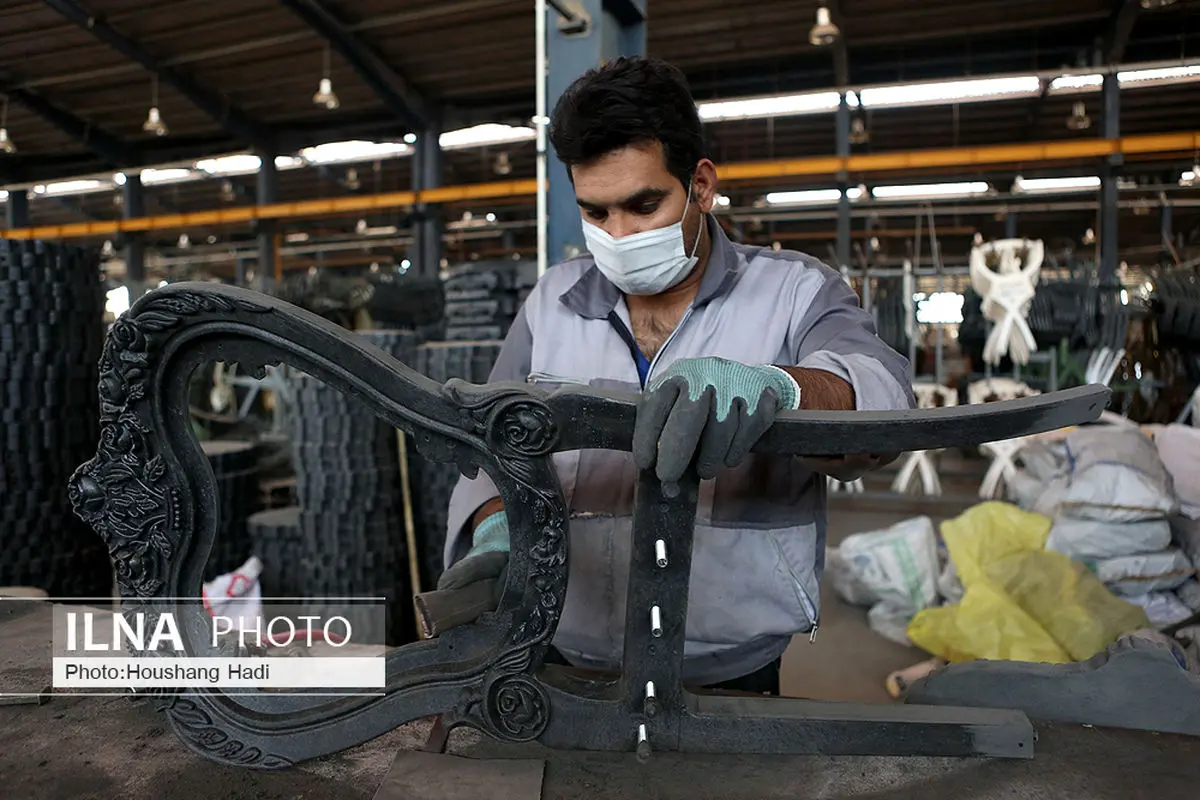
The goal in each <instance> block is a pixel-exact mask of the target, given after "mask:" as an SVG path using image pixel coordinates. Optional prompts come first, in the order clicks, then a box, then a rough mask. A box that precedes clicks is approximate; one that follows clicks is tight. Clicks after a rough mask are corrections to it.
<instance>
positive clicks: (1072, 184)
mask: <svg viewBox="0 0 1200 800" xmlns="http://www.w3.org/2000/svg"><path fill="white" fill-rule="evenodd" d="M1099 188H1100V178H1099V177H1098V176H1096V175H1087V176H1083V177H1079V178H1017V179H1016V180H1015V181H1013V191H1014V192H1029V193H1031V194H1032V193H1036V192H1082V191H1089V190H1094V189H1099Z"/></svg>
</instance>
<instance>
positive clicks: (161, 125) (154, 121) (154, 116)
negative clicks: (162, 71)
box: [142, 73, 168, 136]
mask: <svg viewBox="0 0 1200 800" xmlns="http://www.w3.org/2000/svg"><path fill="white" fill-rule="evenodd" d="M142 130H143V131H145V132H146V133H153V134H154V135H155V136H166V135H167V133H168V129H167V123H165V122H163V118H162V114H161V113H159V110H158V74H157V73H155V75H154V89H153V92H152V102H151V105H150V113H149V114H147V115H146V121H145V122H143V123H142Z"/></svg>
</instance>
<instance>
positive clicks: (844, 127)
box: [836, 92, 850, 269]
mask: <svg viewBox="0 0 1200 800" xmlns="http://www.w3.org/2000/svg"><path fill="white" fill-rule="evenodd" d="M836 144H837V155H838V157H839V158H846V157H847V156H849V155H850V106H849V105H848V104H847V103H846V93H845V92H842V100H841V102H840V103H838V110H837V142H836ZM837 178H838V191H839V192H840V194H839V196H838V210H837V259H838V263H837V266H838V268H839V269H840V268H841V267H848V266H850V196H849V195H847V194H846V191H847V190H848V189H849V188H850V183H849V180H848V175H847V174H846V171H845V170H844V169H843V170H839V171H838V175H837Z"/></svg>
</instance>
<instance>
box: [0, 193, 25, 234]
mask: <svg viewBox="0 0 1200 800" xmlns="http://www.w3.org/2000/svg"><path fill="white" fill-rule="evenodd" d="M4 227H6V228H26V227H29V192H28V191H26V190H25V189H9V190H8V201H7V202H6V203H5V204H4Z"/></svg>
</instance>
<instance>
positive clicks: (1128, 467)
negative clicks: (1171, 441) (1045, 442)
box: [1059, 426, 1179, 522]
mask: <svg viewBox="0 0 1200 800" xmlns="http://www.w3.org/2000/svg"><path fill="white" fill-rule="evenodd" d="M1066 452H1067V475H1068V478H1069V480H1068V482H1067V486H1066V490H1065V492H1064V493H1063V496H1062V499H1061V502H1060V504H1059V510H1060V513H1063V514H1065V515H1067V516H1071V517H1077V518H1083V519H1096V520H1101V521H1107V522H1135V521H1138V520H1144V519H1155V518H1157V517H1165V516H1169V515H1170V514H1171V513H1173V512H1174V511H1175V510H1176V509H1177V508H1178V506H1179V503H1178V501H1177V500H1176V498H1175V491H1174V489H1173V486H1172V481H1171V476H1170V473H1168V472H1167V468H1166V467H1165V466H1163V463H1162V459H1161V458H1159V456H1158V448H1157V447H1156V446H1155V445H1154V442H1153V441H1151V439H1150V438H1149V437H1148V436H1145V435H1144V434H1142V432H1141V431H1139V430H1135V429H1132V428H1130V429H1123V428H1116V427H1114V426H1103V427H1091V428H1080V429H1079V430H1076V431H1074V432H1072V433H1071V434H1069V435H1068V436H1067V438H1066Z"/></svg>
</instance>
